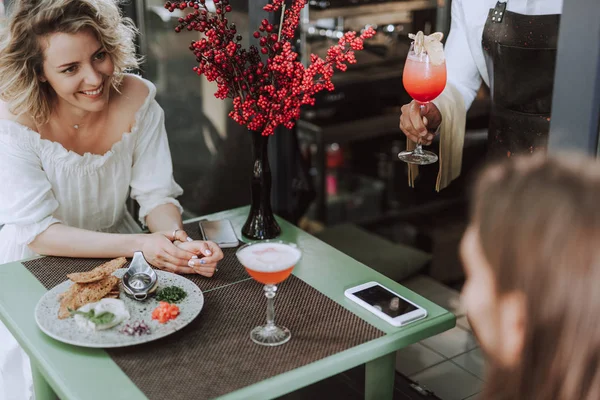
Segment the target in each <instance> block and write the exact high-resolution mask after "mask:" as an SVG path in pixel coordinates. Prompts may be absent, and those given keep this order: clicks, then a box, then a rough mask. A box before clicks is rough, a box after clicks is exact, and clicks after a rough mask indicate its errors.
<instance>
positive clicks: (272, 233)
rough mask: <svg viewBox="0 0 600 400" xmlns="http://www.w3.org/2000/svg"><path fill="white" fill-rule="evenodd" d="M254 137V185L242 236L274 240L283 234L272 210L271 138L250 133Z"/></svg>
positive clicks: (259, 133) (254, 132)
mask: <svg viewBox="0 0 600 400" xmlns="http://www.w3.org/2000/svg"><path fill="white" fill-rule="evenodd" d="M249 132H250V134H251V135H252V160H253V162H252V185H251V196H252V199H251V204H250V213H249V214H248V219H247V220H246V223H245V224H244V227H243V228H242V234H243V235H244V236H245V237H247V238H249V239H255V240H264V239H273V238H275V237H277V236H279V234H280V233H281V228H280V227H279V225H278V224H277V221H275V217H274V216H273V210H272V209H271V167H270V166H269V154H268V150H267V144H268V142H269V136H263V135H262V134H261V132H256V131H249Z"/></svg>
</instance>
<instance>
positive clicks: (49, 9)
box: [0, 0, 223, 399]
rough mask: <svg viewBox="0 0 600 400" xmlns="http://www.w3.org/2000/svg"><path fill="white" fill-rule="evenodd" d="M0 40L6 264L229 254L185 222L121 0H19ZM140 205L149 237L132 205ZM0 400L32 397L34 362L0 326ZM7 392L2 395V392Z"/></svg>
mask: <svg viewBox="0 0 600 400" xmlns="http://www.w3.org/2000/svg"><path fill="white" fill-rule="evenodd" d="M7 22H8V24H7V29H6V30H5V32H3V33H2V34H1V35H0V37H1V38H2V42H1V43H0V76H2V79H1V80H0V98H1V100H2V103H0V182H2V187H1V189H0V192H1V195H0V226H1V225H4V227H3V228H2V229H1V230H0V264H3V263H6V262H10V261H15V260H19V259H23V258H27V257H32V256H34V255H36V254H44V255H56V256H65V257H99V258H109V257H118V256H132V255H133V252H134V251H136V250H142V251H143V253H144V255H145V257H146V259H147V260H148V261H150V262H151V263H152V264H153V265H155V266H156V267H158V268H161V269H165V270H168V271H171V272H175V273H197V274H201V275H204V276H207V277H211V276H212V275H213V274H214V271H215V269H216V265H217V262H218V261H219V260H220V259H221V258H222V257H223V253H222V252H221V250H220V249H219V247H218V246H216V245H215V244H214V243H211V242H203V241H191V239H189V238H188V236H187V234H186V232H184V231H183V229H182V221H181V206H180V205H179V203H178V201H177V200H176V199H175V198H176V197H177V196H179V195H181V193H182V190H181V188H180V187H179V185H177V184H176V183H175V181H174V180H173V174H172V163H171V156H170V153H169V146H168V142H167V135H166V132H165V127H164V114H163V111H162V109H161V107H160V106H159V105H158V103H157V102H156V101H155V99H154V96H155V93H156V89H155V87H154V85H153V84H152V83H150V82H148V81H146V80H144V79H142V78H139V77H137V76H134V75H130V74H126V73H125V71H127V70H129V69H132V68H135V67H137V65H138V60H137V59H136V57H135V51H134V45H133V40H134V36H135V33H136V31H135V28H134V27H133V24H132V22H131V21H130V20H128V19H125V18H122V16H121V14H120V12H119V9H118V6H117V4H116V2H115V1H114V0H35V1H34V0H21V1H16V2H15V5H14V7H13V10H12V12H9V19H8V21H7ZM129 195H130V196H131V197H132V198H133V199H135V200H136V201H137V202H138V203H139V205H140V222H141V223H142V224H143V225H145V226H147V227H148V229H149V230H150V232H151V234H142V233H141V229H140V228H139V226H138V225H137V224H136V222H135V221H134V219H133V218H132V216H131V215H130V214H129V213H128V212H127V209H126V206H125V203H126V200H127V198H128V196H129ZM0 372H1V374H0V399H2V398H3V396H5V397H6V398H10V399H12V398H19V399H21V398H27V397H29V396H30V394H31V393H30V392H29V390H30V383H31V376H30V373H29V372H28V361H27V357H26V356H25V355H24V353H23V352H22V351H21V350H20V349H19V348H18V346H17V345H16V342H15V341H14V339H13V338H12V337H11V336H10V334H9V333H8V332H7V331H6V328H5V327H4V326H3V325H2V324H0ZM3 391H4V392H3Z"/></svg>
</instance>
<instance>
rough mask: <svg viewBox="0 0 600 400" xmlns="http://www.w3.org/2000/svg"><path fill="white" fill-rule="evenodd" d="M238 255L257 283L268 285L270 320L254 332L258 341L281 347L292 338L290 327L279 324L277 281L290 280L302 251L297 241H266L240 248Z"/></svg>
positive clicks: (251, 334) (252, 333) (252, 337)
mask: <svg viewBox="0 0 600 400" xmlns="http://www.w3.org/2000/svg"><path fill="white" fill-rule="evenodd" d="M235 255H236V256H237V258H238V260H239V261H240V263H241V264H242V265H243V266H244V268H246V271H247V272H248V274H250V276H251V277H252V278H253V279H254V280H255V281H257V282H260V283H262V284H263V285H264V287H263V289H264V291H265V296H266V297H267V323H266V324H265V325H260V326H257V327H256V328H254V329H252V331H251V332H250V338H251V339H252V341H253V342H254V343H257V344H262V345H264V346H277V345H280V344H283V343H285V342H287V341H288V340H290V338H291V337H292V334H291V332H290V330H289V329H288V328H286V327H283V326H277V325H275V304H274V303H275V293H276V291H277V284H279V283H281V282H283V281H284V280H286V279H287V278H288V277H289V276H290V275H291V273H292V270H293V269H294V267H295V266H296V264H297V263H298V261H299V260H300V257H301V256H302V253H301V252H300V250H299V249H298V246H296V245H295V244H293V243H286V242H282V241H270V240H266V241H262V242H256V243H251V244H246V245H244V246H242V247H240V248H239V249H238V250H237V251H236V253H235Z"/></svg>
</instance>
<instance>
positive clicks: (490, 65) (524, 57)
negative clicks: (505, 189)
mask: <svg viewBox="0 0 600 400" xmlns="http://www.w3.org/2000/svg"><path fill="white" fill-rule="evenodd" d="M559 22H560V15H559V14H553V15H523V14H517V13H514V12H511V11H506V2H498V3H497V4H496V7H495V8H492V9H490V12H489V15H488V19H487V21H486V23H485V28H484V30H483V39H482V45H483V50H484V54H485V59H486V64H487V71H488V74H489V77H490V90H491V95H492V109H491V116H490V127H489V134H488V155H489V157H491V158H499V157H510V156H511V155H514V154H529V153H533V152H535V151H537V150H542V151H543V150H544V149H545V147H546V144H547V142H548V131H549V130H550V109H551V105H552V88H553V85H554V69H555V64H556V47H557V41H558V26H559Z"/></svg>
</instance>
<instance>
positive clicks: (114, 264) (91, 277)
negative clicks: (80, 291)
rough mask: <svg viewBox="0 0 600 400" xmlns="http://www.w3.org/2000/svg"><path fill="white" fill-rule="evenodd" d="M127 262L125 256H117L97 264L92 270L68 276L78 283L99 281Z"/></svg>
mask: <svg viewBox="0 0 600 400" xmlns="http://www.w3.org/2000/svg"><path fill="white" fill-rule="evenodd" d="M126 262H127V259H126V258H125V257H119V258H115V259H114V260H110V261H108V262H106V263H104V264H102V265H99V266H97V267H96V268H94V269H93V270H91V271H87V272H74V273H72V274H68V275H67V278H69V279H70V280H72V281H73V282H76V283H91V282H98V281H100V280H102V279H104V278H106V277H107V276H109V275H111V274H112V273H113V272H115V271H116V270H118V269H119V268H121V267H122V266H123V265H125V263H126Z"/></svg>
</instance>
